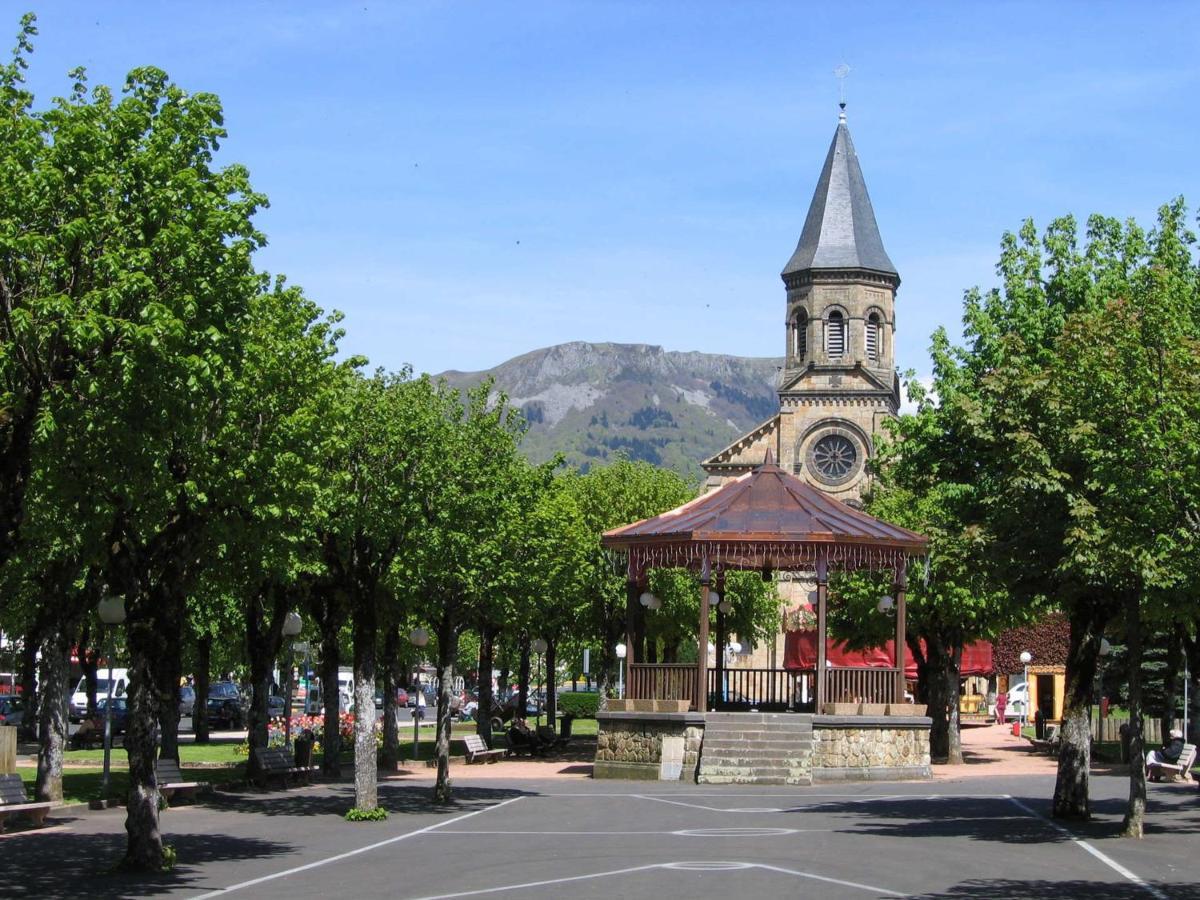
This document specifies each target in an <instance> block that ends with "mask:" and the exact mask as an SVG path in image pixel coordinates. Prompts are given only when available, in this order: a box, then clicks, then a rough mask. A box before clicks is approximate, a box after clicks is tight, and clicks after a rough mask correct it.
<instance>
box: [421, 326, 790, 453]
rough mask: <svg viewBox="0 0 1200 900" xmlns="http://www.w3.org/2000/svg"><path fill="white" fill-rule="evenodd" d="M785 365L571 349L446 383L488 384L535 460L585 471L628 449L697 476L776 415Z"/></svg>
mask: <svg viewBox="0 0 1200 900" xmlns="http://www.w3.org/2000/svg"><path fill="white" fill-rule="evenodd" d="M782 365H783V360H782V359H779V358H758V357H741V356H728V355H724V354H716V353H698V352H680V351H674V350H664V349H663V348H662V347H659V346H655V345H650V344H611V343H603V344H593V343H587V342H584V341H573V342H571V343H567V344H558V345H556V346H553V347H546V348H543V349H541V350H534V351H532V352H530V353H525V354H522V355H521V356H518V357H515V358H513V359H510V360H508V361H506V362H503V363H501V364H500V365H498V366H496V367H495V368H492V369H488V370H486V371H481V372H459V371H448V372H443V373H442V374H441V375H439V376H438V377H439V378H444V379H445V380H446V381H447V382H448V383H450V384H451V385H453V386H455V387H459V388H463V387H470V386H473V385H476V384H479V383H480V382H481V381H483V380H484V379H485V378H487V377H489V376H490V377H492V378H493V379H494V380H495V383H496V388H497V389H498V390H500V391H503V392H504V393H505V394H507V395H508V398H509V403H510V404H511V405H513V406H515V407H518V408H520V409H521V410H522V411H523V412H524V414H525V417H526V419H527V420H528V422H529V432H528V434H526V436H525V440H524V441H523V443H522V448H523V450H524V451H525V453H526V455H527V456H529V458H530V459H531V460H533V461H534V462H541V461H544V460H546V459H550V458H551V457H552V456H553V455H554V454H555V453H563V454H564V455H565V457H566V459H567V461H568V462H569V463H571V464H573V465H578V466H581V467H583V468H585V469H586V468H587V467H589V466H591V465H593V464H595V463H597V462H603V461H604V460H606V459H608V458H609V457H610V456H612V455H613V454H614V453H617V452H619V451H623V452H625V453H627V454H628V455H629V456H631V457H632V458H634V459H644V460H646V461H648V462H652V463H654V464H656V465H665V466H669V467H671V468H673V469H676V470H677V471H680V472H682V473H685V474H688V475H694V476H698V475H699V474H700V466H699V464H700V462H701V461H702V460H704V459H706V458H707V457H709V456H711V455H712V454H714V453H716V452H717V451H718V450H720V449H721V448H723V447H725V446H727V445H728V444H729V443H731V442H732V441H733V440H734V439H736V438H737V437H739V436H740V435H741V434H743V433H744V432H746V431H748V430H750V429H751V428H753V427H754V426H755V425H758V424H759V423H761V422H763V421H765V420H766V419H768V418H769V417H770V416H772V415H774V413H775V412H776V411H778V409H779V399H778V396H777V395H776V393H775V391H776V378H777V376H778V372H779V368H780V366H782Z"/></svg>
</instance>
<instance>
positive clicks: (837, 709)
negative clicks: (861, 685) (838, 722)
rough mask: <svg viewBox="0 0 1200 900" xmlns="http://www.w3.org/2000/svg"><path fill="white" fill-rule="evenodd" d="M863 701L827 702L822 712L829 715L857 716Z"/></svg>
mask: <svg viewBox="0 0 1200 900" xmlns="http://www.w3.org/2000/svg"><path fill="white" fill-rule="evenodd" d="M860 706H862V704H861V703H826V704H825V705H824V707H822V710H821V711H822V712H823V713H824V714H825V715H827V716H857V715H858V708H859V707H860Z"/></svg>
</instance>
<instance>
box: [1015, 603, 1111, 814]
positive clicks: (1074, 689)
mask: <svg viewBox="0 0 1200 900" xmlns="http://www.w3.org/2000/svg"><path fill="white" fill-rule="evenodd" d="M1070 615H1071V638H1070V644H1069V645H1068V648H1067V675H1066V690H1065V696H1064V698H1063V721H1062V730H1061V731H1060V732H1059V736H1060V738H1059V740H1060V742H1059V749H1058V778H1057V780H1056V781H1055V783H1054V806H1053V808H1052V812H1051V814H1052V815H1053V816H1054V817H1055V818H1056V819H1078V820H1084V819H1088V818H1090V817H1091V814H1092V813H1091V805H1090V800H1089V798H1088V777H1089V776H1088V772H1089V770H1090V769H1091V764H1092V727H1091V705H1092V692H1093V685H1094V682H1095V680H1096V662H1097V660H1098V659H1099V655H1100V638H1101V636H1102V633H1103V631H1104V625H1105V622H1106V620H1107V616H1106V615H1104V614H1102V613H1098V611H1097V610H1096V607H1095V604H1094V603H1092V602H1089V601H1087V600H1085V601H1083V602H1081V603H1077V604H1076V606H1075V607H1074V608H1073V609H1072V610H1071V614H1070ZM1030 699H1031V700H1032V698H1030Z"/></svg>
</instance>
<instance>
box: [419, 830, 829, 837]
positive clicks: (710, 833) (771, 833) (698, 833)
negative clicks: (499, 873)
mask: <svg viewBox="0 0 1200 900" xmlns="http://www.w3.org/2000/svg"><path fill="white" fill-rule="evenodd" d="M828 830H829V829H827V828H685V829H680V830H677V831H513V830H512V829H505V830H503V831H441V832H439V833H438V834H439V837H447V836H449V835H458V836H461V837H466V836H475V835H480V834H487V835H501V836H503V835H508V834H519V835H539V836H543V837H552V836H554V835H563V834H566V835H572V836H580V837H595V836H597V835H599V836H601V837H603V836H605V835H610V836H611V835H618V836H625V835H646V834H655V835H659V836H660V837H664V836H666V835H673V836H675V837H776V836H780V835H787V834H802V833H804V834H807V833H810V832H818V831H819V832H824V831H828ZM717 832H720V833H719V834H718V833H717Z"/></svg>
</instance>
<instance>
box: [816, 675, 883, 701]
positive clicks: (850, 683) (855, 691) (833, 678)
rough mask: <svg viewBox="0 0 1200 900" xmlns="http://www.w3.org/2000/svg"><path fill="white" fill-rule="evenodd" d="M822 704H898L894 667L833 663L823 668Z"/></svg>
mask: <svg viewBox="0 0 1200 900" xmlns="http://www.w3.org/2000/svg"><path fill="white" fill-rule="evenodd" d="M821 700H822V702H823V703H897V702H899V701H901V700H903V698H902V697H897V696H896V670H895V669H867V668H851V667H844V666H834V667H832V668H827V669H826V670H825V692H824V695H823V697H822V698H821Z"/></svg>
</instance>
